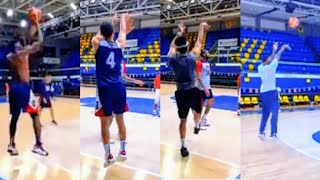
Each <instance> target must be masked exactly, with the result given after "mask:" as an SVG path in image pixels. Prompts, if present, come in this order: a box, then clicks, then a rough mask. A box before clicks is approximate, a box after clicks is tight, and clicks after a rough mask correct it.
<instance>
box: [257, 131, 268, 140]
mask: <svg viewBox="0 0 320 180" xmlns="http://www.w3.org/2000/svg"><path fill="white" fill-rule="evenodd" d="M265 137H266V134H265V133H259V134H258V138H259V139H261V140H262V141H264V140H265Z"/></svg>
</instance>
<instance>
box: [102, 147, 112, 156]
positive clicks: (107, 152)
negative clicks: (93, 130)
mask: <svg viewBox="0 0 320 180" xmlns="http://www.w3.org/2000/svg"><path fill="white" fill-rule="evenodd" d="M103 146H104V151H105V155H106V157H109V155H110V154H111V151H110V144H105V145H103Z"/></svg>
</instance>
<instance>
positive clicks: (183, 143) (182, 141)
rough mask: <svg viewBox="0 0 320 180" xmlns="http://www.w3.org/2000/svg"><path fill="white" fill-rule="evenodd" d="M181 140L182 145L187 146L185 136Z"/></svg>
mask: <svg viewBox="0 0 320 180" xmlns="http://www.w3.org/2000/svg"><path fill="white" fill-rule="evenodd" d="M180 141H181V147H186V146H185V138H181V139H180Z"/></svg>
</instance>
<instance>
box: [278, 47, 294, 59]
mask: <svg viewBox="0 0 320 180" xmlns="http://www.w3.org/2000/svg"><path fill="white" fill-rule="evenodd" d="M286 49H288V50H291V47H290V46H289V45H288V44H285V45H282V46H281V49H280V50H279V51H278V53H277V54H276V55H275V59H277V60H279V59H280V57H281V55H282V53H283V51H285V50H286Z"/></svg>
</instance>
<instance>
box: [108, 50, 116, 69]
mask: <svg viewBox="0 0 320 180" xmlns="http://www.w3.org/2000/svg"><path fill="white" fill-rule="evenodd" d="M106 64H107V65H110V66H111V68H112V69H113V68H114V67H115V66H116V63H115V62H114V52H110V54H109V56H108V58H107V60H106Z"/></svg>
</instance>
